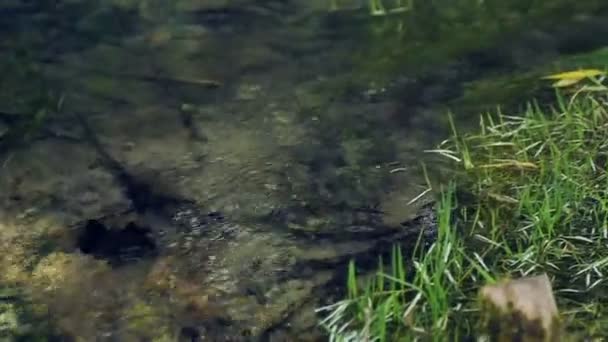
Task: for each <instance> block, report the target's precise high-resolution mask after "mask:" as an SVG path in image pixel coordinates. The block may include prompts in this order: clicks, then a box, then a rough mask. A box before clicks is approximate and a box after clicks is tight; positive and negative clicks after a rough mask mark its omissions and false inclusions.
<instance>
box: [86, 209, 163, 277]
mask: <svg viewBox="0 0 608 342" xmlns="http://www.w3.org/2000/svg"><path fill="white" fill-rule="evenodd" d="M149 233H150V230H149V229H148V228H146V227H140V226H138V225H136V224H135V223H133V222H130V223H128V224H127V225H126V227H124V228H122V229H111V228H108V227H107V226H106V225H104V224H103V223H102V222H100V221H97V220H89V221H87V222H86V223H85V225H84V227H83V228H82V232H81V233H80V235H79V236H78V240H77V247H78V249H80V251H82V252H83V253H85V254H90V255H93V256H95V257H96V258H99V259H105V260H108V262H109V263H110V264H111V265H113V266H121V265H124V264H125V263H128V262H130V261H134V260H139V259H142V258H145V257H150V256H154V255H156V244H155V243H154V241H153V240H152V239H151V238H150V236H149Z"/></svg>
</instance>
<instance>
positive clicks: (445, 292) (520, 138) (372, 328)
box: [320, 85, 608, 341]
mask: <svg viewBox="0 0 608 342" xmlns="http://www.w3.org/2000/svg"><path fill="white" fill-rule="evenodd" d="M591 90H593V91H584V92H578V93H575V94H569V95H557V101H556V105H555V106H554V107H553V109H552V110H550V111H545V110H543V109H541V106H538V105H536V104H530V105H529V106H528V109H527V111H525V113H511V114H509V113H494V114H488V115H482V116H481V117H480V128H479V131H478V132H477V133H476V134H474V135H461V134H460V133H459V132H458V131H457V129H456V128H455V127H453V135H452V137H451V138H450V139H448V140H446V141H445V142H443V143H442V144H441V145H440V146H439V147H438V148H437V149H436V150H434V151H433V152H434V153H438V154H440V155H442V156H444V157H446V158H445V159H446V161H449V163H450V167H452V168H453V169H454V170H455V179H454V184H455V185H451V186H449V187H447V188H446V189H443V191H442V196H441V199H440V201H439V205H438V227H439V237H438V240H437V241H436V242H435V243H434V244H433V245H432V246H431V247H430V248H417V249H416V251H414V252H413V255H411V253H412V252H411V251H408V252H406V251H399V250H397V249H396V250H395V251H394V252H393V260H391V261H390V262H388V263H384V264H383V265H382V266H381V267H380V268H379V270H378V272H377V273H376V274H375V275H374V276H372V277H371V278H370V277H367V278H365V279H364V277H361V276H357V274H356V266H355V264H352V265H351V267H350V269H349V281H348V296H347V298H345V299H344V300H342V301H340V302H338V303H336V304H334V305H332V306H330V307H326V308H323V309H321V310H320V311H321V312H322V314H323V315H324V319H323V320H322V324H323V325H324V326H325V327H326V328H327V329H328V331H329V332H330V334H331V336H332V339H333V340H335V341H361V340H363V341H398V340H410V339H414V338H419V339H423V340H427V339H428V340H445V339H446V337H450V338H451V339H453V338H458V337H460V338H462V337H463V336H473V335H475V332H476V329H477V324H478V320H479V315H478V307H477V301H476V298H477V297H476V296H477V291H478V290H479V288H480V287H481V286H482V285H484V284H487V283H492V282H495V281H496V280H498V279H501V278H505V277H520V276H526V275H535V274H539V273H542V272H546V273H547V274H548V275H549V276H550V278H551V281H552V283H553V288H554V291H555V296H556V299H557V301H558V306H559V308H560V310H561V313H562V316H563V319H564V322H565V324H566V326H567V328H568V329H569V331H570V332H571V333H573V334H584V335H587V336H606V335H608V321H607V318H606V314H608V298H607V297H606V295H605V293H608V292H607V290H608V289H607V288H608V283H607V282H606V280H607V279H606V277H605V276H604V274H605V273H606V272H608V248H607V247H608V246H607V245H606V244H607V242H608V194H607V193H606V192H607V190H608V177H607V174H606V168H607V167H608V139H607V137H608V102H606V101H607V100H608V96H607V92H606V90H605V88H603V87H600V86H598V85H596V86H595V87H594V88H592V89H591ZM410 257H411V258H410ZM404 260H405V261H404ZM410 260H411V261H410ZM387 265H388V266H387Z"/></svg>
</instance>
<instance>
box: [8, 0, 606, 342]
mask: <svg viewBox="0 0 608 342" xmlns="http://www.w3.org/2000/svg"><path fill="white" fill-rule="evenodd" d="M366 3H367V2H365V3H364V2H357V1H350V2H348V1H337V2H333V4H334V5H337V6H334V7H333V11H329V9H330V8H331V6H330V5H331V4H330V1H323V0H318V1H298V0H287V1H271V0H266V1H253V0H250V1H248V0H240V1H234V2H232V1H230V2H229V1H219V0H218V1H202V0H201V1H196V0H181V1H159V0H156V1H154V0H152V1H147V0H113V1H105V2H97V1H87V0H70V1H68V0H52V1H50V0H48V1H27V0H10V1H5V2H3V4H2V5H0V18H1V20H0V36H1V39H0V49H1V50H2V55H1V56H0V70H1V71H2V78H1V79H0V82H1V88H0V89H2V92H1V93H0V100H1V101H0V153H1V158H2V165H1V167H2V169H1V172H2V177H1V178H0V187H1V189H2V190H1V191H0V193H1V197H2V201H3V202H2V203H3V206H2V211H1V212H2V217H1V218H2V221H1V222H0V227H1V228H2V230H1V234H0V235H1V239H0V242H1V245H0V246H2V247H1V248H2V253H1V255H2V257H0V262H1V263H2V268H3V269H4V270H8V271H7V272H4V274H2V275H1V276H0V281H1V283H2V284H3V285H2V287H1V288H2V291H0V321H1V322H8V323H6V324H5V323H2V324H0V331H2V333H4V334H9V333H11V334H21V335H22V336H25V337H29V338H33V337H34V336H50V335H53V334H55V335H57V336H72V337H74V338H75V339H77V340H83V341H86V340H94V339H101V340H106V339H107V340H119V341H131V340H133V341H139V340H142V339H144V340H145V339H150V340H154V341H165V340H166V341H173V340H175V339H176V338H177V337H179V338H181V339H182V340H184V341H190V340H197V339H200V338H206V339H210V340H222V338H224V339H226V340H237V341H240V340H248V339H252V340H257V339H263V338H274V339H273V340H290V341H292V340H296V339H298V338H299V339H301V340H319V339H321V340H322V337H320V335H318V334H319V332H318V331H316V330H315V329H311V328H313V327H314V326H315V323H316V321H315V317H314V312H313V309H314V307H316V306H318V305H320V304H321V303H323V302H324V301H331V300H332V298H331V296H330V295H329V294H330V293H332V291H333V290H335V289H336V285H337V286H338V287H339V286H341V285H342V284H341V283H340V279H341V278H340V277H341V275H342V270H343V269H344V268H343V265H344V264H345V262H347V261H348V259H349V258H351V257H358V258H361V259H364V260H369V261H370V262H371V263H374V262H375V259H374V258H375V256H376V255H377V253H380V252H382V249H383V248H384V247H383V246H388V245H390V242H392V241H400V242H403V243H407V241H408V240H412V239H414V238H413V237H414V236H415V233H417V232H418V231H419V230H420V229H421V227H418V228H416V229H414V230H412V231H407V230H406V228H404V226H401V225H400V223H402V222H405V221H408V220H409V219H411V218H413V217H414V216H415V214H416V212H417V210H418V207H419V206H420V205H421V204H424V203H427V202H428V201H431V200H432V198H431V197H430V196H429V197H428V198H424V199H422V200H421V201H419V202H417V203H415V204H413V205H408V202H409V201H410V200H411V199H412V198H414V197H416V195H418V194H419V193H421V192H422V191H424V190H425V189H426V188H427V186H428V185H427V184H426V182H425V180H424V177H423V175H422V174H421V172H420V163H421V162H422V161H426V162H428V163H430V165H431V166H430V167H429V170H430V173H431V176H432V178H433V180H436V179H437V178H438V177H439V173H440V170H439V168H438V167H433V166H432V165H433V164H432V160H428V159H426V158H425V156H424V155H423V154H422V153H421V151H423V150H424V149H425V148H429V147H431V146H433V145H434V144H436V143H437V142H438V141H440V140H441V139H442V138H443V137H445V136H446V134H447V132H446V129H445V127H446V125H445V118H444V116H445V115H444V114H445V111H446V109H447V108H448V107H452V108H458V109H460V112H459V114H458V115H459V116H458V117H459V118H461V121H462V122H463V124H465V125H466V122H468V121H471V122H473V121H472V120H468V119H467V118H469V117H471V115H474V114H475V111H477V110H479V109H481V108H484V107H485V106H488V105H494V104H495V103H496V102H501V103H503V104H506V105H517V103H518V102H519V101H520V100H522V99H524V97H523V96H528V95H530V93H529V92H528V91H529V89H533V87H532V84H530V83H529V80H526V81H525V82H523V83H517V82H516V81H507V83H508V84H509V86H508V87H503V86H499V87H494V88H492V86H486V85H492V84H501V83H492V82H493V80H494V79H502V80H503V82H504V79H505V78H507V80H511V79H510V78H508V77H511V76H509V75H516V74H517V73H522V72H528V71H530V70H532V69H534V68H537V67H539V66H540V67H542V66H544V65H548V64H549V63H552V62H553V61H554V60H556V59H558V58H560V56H562V55H565V54H571V53H581V52H585V51H591V50H593V49H595V48H598V47H601V46H602V45H604V44H606V42H605V41H604V40H606V39H608V38H604V37H608V35H607V34H606V33H608V32H607V31H608V25H605V24H604V22H605V21H604V20H602V19H603V18H602V16H603V12H605V11H606V9H607V7H608V6H606V5H605V4H603V2H602V1H592V0H587V1H578V2H576V3H573V2H571V1H551V2H540V1H510V2H504V1H484V2H479V1H435V2H430V1H426V2H423V1H414V7H413V8H412V9H410V10H409V11H407V12H403V13H398V14H389V15H387V16H370V14H369V12H368V9H366V7H365V4H366ZM387 4H388V2H387ZM589 32H593V34H589ZM513 80H515V78H514V79H513ZM492 89H495V92H494V93H492V92H491V90H492ZM79 116H80V117H84V118H86V122H87V123H88V125H89V126H90V128H91V129H90V131H87V130H86V129H83V125H82V123H81V122H79V121H78V120H76V117H79ZM92 136H94V139H96V141H98V145H99V146H96V145H95V144H91V139H92ZM95 146H96V147H95ZM116 165H118V167H114V166H116ZM135 183H137V186H138V187H135V186H134V184H135ZM129 189H131V190H129ZM132 189H137V191H133V190H132ZM156 199H162V200H158V201H157V200H156ZM137 203H146V204H145V205H142V206H138V205H136V204H137ZM134 209H137V210H134ZM410 226H411V225H410ZM5 288H6V290H4V289H5ZM5 292H6V293H7V294H6V295H4V293H5ZM28 322H39V323H36V324H33V325H27V323H28ZM24 327H25V328H24Z"/></svg>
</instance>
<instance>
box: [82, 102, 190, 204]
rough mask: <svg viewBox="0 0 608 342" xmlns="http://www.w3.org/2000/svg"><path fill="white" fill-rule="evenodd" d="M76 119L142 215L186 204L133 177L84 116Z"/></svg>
mask: <svg viewBox="0 0 608 342" xmlns="http://www.w3.org/2000/svg"><path fill="white" fill-rule="evenodd" d="M75 117H76V120H77V121H78V122H79V123H80V125H81V126H82V128H83V130H84V135H85V136H84V139H85V140H86V141H87V142H88V143H89V144H90V145H91V146H92V147H93V148H94V149H95V151H96V152H97V154H98V155H99V157H100V159H101V162H102V164H103V166H104V167H105V168H106V169H107V170H108V171H109V172H110V173H111V174H112V175H113V176H114V178H115V179H116V181H118V183H119V184H120V185H121V186H122V188H123V191H124V193H125V196H126V197H127V198H128V199H129V200H131V202H132V204H133V207H134V209H135V210H136V211H137V212H140V213H142V212H145V211H147V210H151V209H162V208H164V207H166V206H168V205H170V204H176V203H182V202H185V200H184V199H181V198H177V197H174V196H170V195H166V194H159V193H157V192H155V191H153V187H152V185H151V184H149V183H147V182H145V181H142V180H140V179H138V178H137V177H135V176H134V175H132V174H131V173H130V172H129V171H128V170H127V169H126V168H125V167H124V166H123V165H122V164H121V163H120V162H119V161H118V160H116V159H115V158H114V157H112V156H111V155H110V154H109V153H108V152H107V151H106V149H105V148H104V147H103V145H102V144H101V142H100V141H99V138H98V137H97V134H96V133H95V132H94V131H93V129H92V128H91V126H90V125H89V123H88V121H87V120H86V118H85V117H84V115H82V114H80V113H77V114H75Z"/></svg>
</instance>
